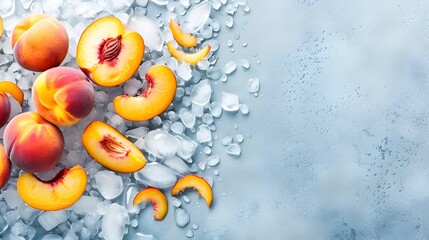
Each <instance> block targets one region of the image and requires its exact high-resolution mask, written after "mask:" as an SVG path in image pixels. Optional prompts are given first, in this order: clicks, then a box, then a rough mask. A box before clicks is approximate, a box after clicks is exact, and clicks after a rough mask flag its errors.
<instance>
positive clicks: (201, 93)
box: [190, 79, 212, 106]
mask: <svg viewBox="0 0 429 240" xmlns="http://www.w3.org/2000/svg"><path fill="white" fill-rule="evenodd" d="M211 94H212V87H211V85H210V81H209V80H207V79H206V80H203V81H201V82H200V83H198V84H197V85H195V86H194V87H193V88H192V90H191V94H190V97H191V101H192V103H194V104H198V105H201V106H205V105H206V104H207V103H209V101H210V97H211Z"/></svg>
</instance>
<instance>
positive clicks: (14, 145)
mask: <svg viewBox="0 0 429 240" xmlns="http://www.w3.org/2000/svg"><path fill="white" fill-rule="evenodd" d="M3 142H4V147H5V149H6V153H7V155H8V157H9V159H10V160H11V162H12V163H13V164H14V165H15V166H17V167H18V168H20V169H21V170H24V171H26V172H44V171H47V170H49V169H51V168H53V167H54V166H55V165H56V164H57V163H58V162H59V161H60V158H61V155H62V153H63V150H64V138H63V135H62V133H61V131H60V130H59V129H58V127H57V126H55V125H53V124H52V123H50V122H48V121H46V120H45V119H44V118H43V117H42V116H40V115H39V114H38V113H36V112H26V113H21V114H19V115H17V116H15V117H14V118H12V120H11V121H10V122H9V124H7V125H6V128H5V130H4V135H3Z"/></svg>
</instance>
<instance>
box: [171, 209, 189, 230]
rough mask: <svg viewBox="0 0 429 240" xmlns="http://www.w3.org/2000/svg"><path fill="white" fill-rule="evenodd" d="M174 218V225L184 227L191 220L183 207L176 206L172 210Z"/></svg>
mask: <svg viewBox="0 0 429 240" xmlns="http://www.w3.org/2000/svg"><path fill="white" fill-rule="evenodd" d="M174 220H175V222H176V225H177V226H178V227H180V228H183V227H185V226H186V225H188V224H189V222H190V221H191V217H190V216H189V213H188V212H187V211H186V210H185V209H183V208H176V210H175V212H174Z"/></svg>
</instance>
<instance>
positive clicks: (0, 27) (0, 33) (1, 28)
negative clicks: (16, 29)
mask: <svg viewBox="0 0 429 240" xmlns="http://www.w3.org/2000/svg"><path fill="white" fill-rule="evenodd" d="M1 36H3V18H2V17H1V16H0V37H1Z"/></svg>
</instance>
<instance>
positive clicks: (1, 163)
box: [0, 144, 12, 188]
mask: <svg viewBox="0 0 429 240" xmlns="http://www.w3.org/2000/svg"><path fill="white" fill-rule="evenodd" d="M11 167H12V166H11V164H10V160H9V158H8V157H7V155H6V151H5V150H4V147H3V145H1V144H0V188H2V187H4V185H5V184H6V183H7V180H9V176H10V170H11Z"/></svg>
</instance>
